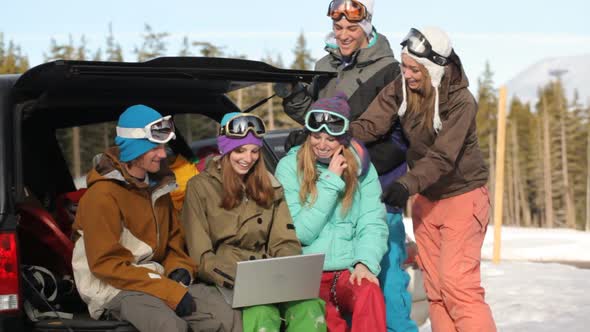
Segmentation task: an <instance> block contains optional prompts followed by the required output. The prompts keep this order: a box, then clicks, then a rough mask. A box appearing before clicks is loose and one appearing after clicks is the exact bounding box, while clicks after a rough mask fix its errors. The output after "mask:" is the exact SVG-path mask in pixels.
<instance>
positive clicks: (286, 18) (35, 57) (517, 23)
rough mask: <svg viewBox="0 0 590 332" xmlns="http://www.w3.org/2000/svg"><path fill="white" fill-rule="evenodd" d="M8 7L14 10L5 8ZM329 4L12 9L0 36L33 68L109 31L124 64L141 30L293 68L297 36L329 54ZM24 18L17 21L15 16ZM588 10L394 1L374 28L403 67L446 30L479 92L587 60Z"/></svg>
mask: <svg viewBox="0 0 590 332" xmlns="http://www.w3.org/2000/svg"><path fill="white" fill-rule="evenodd" d="M3 1H4V2H7V0H3ZM328 3H329V1H324V0H300V1H285V0H250V1H237V0H231V1H230V0H217V1H196V0H192V1H189V0H168V1H149V0H144V1H137V0H118V1H115V0H103V1H92V2H90V1H80V0H78V1H71V0H53V1H39V0H37V1H33V0H19V1H11V3H10V4H9V5H4V6H2V12H3V15H2V19H0V32H3V33H4V38H5V40H13V41H15V42H17V43H18V44H20V45H21V47H22V48H23V50H24V52H25V53H26V55H28V57H29V60H30V62H31V65H36V64H39V63H41V62H43V53H44V52H47V51H48V48H49V43H50V39H51V38H55V39H56V40H57V41H58V42H66V41H67V40H68V34H72V37H73V38H74V41H75V42H76V43H78V41H79V39H80V37H81V36H82V35H84V36H85V37H86V39H87V41H88V47H89V48H90V49H91V50H96V49H97V48H99V47H101V48H103V49H104V44H105V42H104V41H105V37H106V35H107V32H108V24H109V22H111V23H112V25H113V30H114V35H115V38H116V40H117V41H118V42H119V43H120V44H121V45H122V47H123V49H124V51H125V54H124V55H125V60H126V61H135V55H134V54H133V53H132V50H133V49H134V47H135V46H139V45H140V43H141V34H142V32H143V29H144V23H148V24H150V25H151V26H152V27H153V29H154V30H155V31H156V32H168V33H170V37H169V38H168V39H167V40H168V53H169V54H171V55H174V54H176V53H177V52H178V50H179V48H180V44H181V40H182V38H183V37H184V36H188V37H189V39H190V40H191V41H207V42H211V43H213V44H215V45H217V46H221V47H223V50H224V52H226V53H227V54H230V55H231V54H234V55H236V54H244V55H246V56H247V57H248V58H250V59H256V60H258V59H260V58H262V57H265V56H272V57H273V58H276V57H277V56H278V55H281V57H282V59H283V62H284V63H285V65H286V66H288V65H289V64H290V63H291V61H292V59H293V56H292V50H293V48H294V45H295V41H296V39H297V36H298V35H299V34H300V33H301V32H302V31H303V33H304V34H305V37H306V39H307V42H308V49H309V50H310V51H311V53H312V56H313V57H315V58H316V59H318V58H320V57H321V56H323V55H324V54H325V52H324V50H323V46H324V37H325V36H326V34H327V33H328V32H329V31H330V29H331V22H330V19H329V18H328V17H327V16H325V15H326V9H327V6H328ZM16 13H18V15H17V14H16ZM589 13H590V1H588V0H562V1H543V0H541V1H539V0H536V1H534V0H512V1H507V0H496V1H486V2H483V1H473V0H472V1H467V0H457V1H452V0H451V1H430V0H422V1H395V0H375V12H374V16H373V24H374V25H375V27H376V28H377V30H378V31H379V32H381V33H383V34H385V35H386V36H387V38H388V39H389V40H390V43H391V44H392V47H393V49H394V53H395V55H396V57H398V58H399V47H398V45H399V41H400V39H401V38H402V37H403V36H404V35H405V34H406V32H407V31H408V30H409V28H411V27H416V28H420V27H422V26H427V25H435V26H439V27H441V28H443V29H445V30H446V31H447V32H448V33H449V35H450V36H451V39H452V41H453V44H454V47H455V51H456V52H457V53H458V54H459V56H460V57H461V58H462V60H463V63H464V65H465V68H466V71H467V75H468V76H469V78H470V80H471V83H472V89H473V88H474V86H475V85H476V82H477V78H478V77H479V76H480V75H481V73H482V72H483V69H484V65H485V62H486V61H489V62H490V65H491V67H492V71H493V72H494V73H495V75H494V81H495V83H496V84H497V85H500V84H503V83H505V82H506V81H508V80H510V79H511V78H513V77H514V76H516V75H517V74H518V73H519V72H520V71H523V70H524V69H525V68H526V67H527V66H529V65H532V64H534V63H535V62H537V61H540V60H542V59H544V58H548V57H555V56H568V55H582V54H590V23H588V15H589Z"/></svg>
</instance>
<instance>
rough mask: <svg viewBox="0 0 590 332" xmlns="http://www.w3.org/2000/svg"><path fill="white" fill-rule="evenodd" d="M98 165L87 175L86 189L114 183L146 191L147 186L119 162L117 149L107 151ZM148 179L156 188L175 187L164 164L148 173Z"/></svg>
mask: <svg viewBox="0 0 590 332" xmlns="http://www.w3.org/2000/svg"><path fill="white" fill-rule="evenodd" d="M97 159H98V163H97V164H96V166H94V168H93V169H92V170H91V171H90V173H88V176H87V178H86V181H87V183H88V187H89V188H90V186H92V185H94V184H95V183H97V182H100V181H116V182H119V183H120V184H121V185H123V186H125V187H128V188H129V189H134V188H135V189H139V190H142V189H147V188H148V187H149V184H148V183H146V182H143V181H139V180H138V179H136V178H134V177H133V176H131V174H129V173H128V172H127V170H126V169H125V166H124V165H123V163H122V162H121V161H120V160H119V148H118V147H111V148H109V149H107V150H106V151H105V152H104V153H103V154H102V155H100V157H98V158H97ZM148 176H149V179H150V180H152V181H155V182H156V183H157V185H156V187H161V186H164V185H174V186H175V185H176V181H175V178H174V174H173V173H172V171H171V170H170V169H169V168H168V165H167V164H166V163H165V162H164V163H162V167H161V168H160V170H159V171H158V172H156V173H149V175H148Z"/></svg>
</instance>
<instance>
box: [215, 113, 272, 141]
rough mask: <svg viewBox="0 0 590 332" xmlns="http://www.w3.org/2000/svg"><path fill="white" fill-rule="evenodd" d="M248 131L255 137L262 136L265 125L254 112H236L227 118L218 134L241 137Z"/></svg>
mask: <svg viewBox="0 0 590 332" xmlns="http://www.w3.org/2000/svg"><path fill="white" fill-rule="evenodd" d="M248 132H252V134H253V135H254V136H256V137H259V138H260V137H262V136H264V134H265V133H266V127H265V126H264V122H263V121H262V119H261V118H259V117H258V116H256V115H254V114H247V113H243V114H238V115H236V116H234V117H233V118H231V119H229V120H228V121H227V122H226V123H225V125H223V126H221V130H220V131H219V134H220V135H224V136H227V137H236V138H242V137H246V135H248Z"/></svg>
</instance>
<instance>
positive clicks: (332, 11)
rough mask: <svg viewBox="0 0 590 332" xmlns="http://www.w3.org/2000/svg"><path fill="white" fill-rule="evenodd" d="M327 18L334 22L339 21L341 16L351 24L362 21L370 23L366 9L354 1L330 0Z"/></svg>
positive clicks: (369, 16)
mask: <svg viewBox="0 0 590 332" xmlns="http://www.w3.org/2000/svg"><path fill="white" fill-rule="evenodd" d="M328 16H330V18H332V20H334V21H340V19H341V18H342V16H344V17H346V19H347V20H348V21H349V22H352V23H357V22H360V21H362V20H364V19H367V20H368V21H371V15H370V14H369V12H368V11H367V7H365V5H363V4H362V3H360V2H358V1H355V0H332V1H331V2H330V5H328Z"/></svg>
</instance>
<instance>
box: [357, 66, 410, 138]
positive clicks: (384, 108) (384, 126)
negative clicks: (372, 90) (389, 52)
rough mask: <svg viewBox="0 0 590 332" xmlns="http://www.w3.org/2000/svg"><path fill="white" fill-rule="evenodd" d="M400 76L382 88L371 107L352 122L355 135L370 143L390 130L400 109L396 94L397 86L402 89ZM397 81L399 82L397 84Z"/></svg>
mask: <svg viewBox="0 0 590 332" xmlns="http://www.w3.org/2000/svg"><path fill="white" fill-rule="evenodd" d="M399 77H400V76H398V78H397V79H396V80H394V81H393V82H391V83H389V84H388V85H387V86H385V87H384V88H383V89H381V92H379V94H378V95H377V97H375V99H373V101H372V102H371V104H370V105H369V108H367V110H366V111H365V112H363V114H361V116H360V117H359V118H358V119H356V120H355V121H353V122H352V123H351V124H350V131H351V133H352V136H353V137H355V138H356V139H359V140H361V141H363V142H364V143H370V142H373V141H376V140H378V139H379V138H381V137H382V136H383V135H385V134H386V133H387V132H389V130H390V129H391V126H392V125H393V123H394V121H395V120H396V119H397V111H398V109H399V105H398V101H397V100H396V96H395V92H396V86H399V88H400V89H401V84H399V82H401V81H399ZM396 82H398V83H397V85H396Z"/></svg>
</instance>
